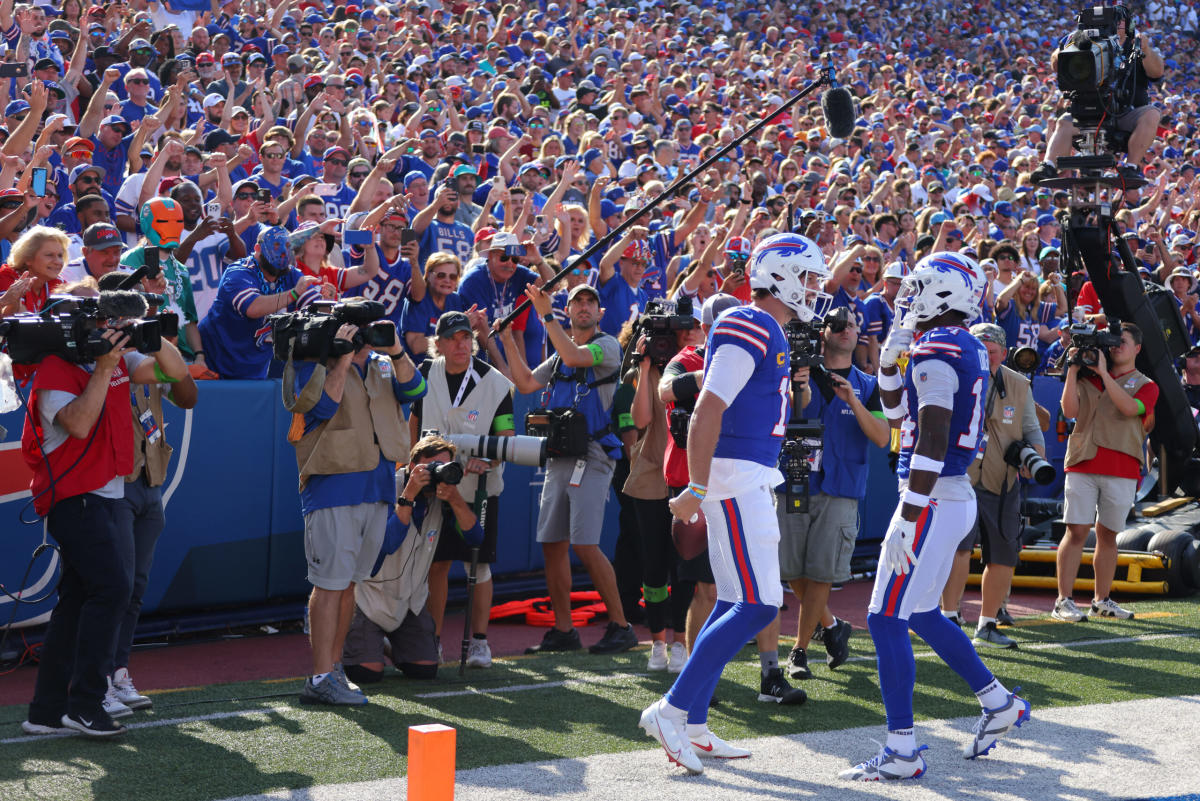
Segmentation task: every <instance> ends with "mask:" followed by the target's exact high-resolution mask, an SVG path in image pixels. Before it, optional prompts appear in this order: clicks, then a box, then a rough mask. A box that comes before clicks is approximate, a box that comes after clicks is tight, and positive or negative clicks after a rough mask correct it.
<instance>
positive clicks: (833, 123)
mask: <svg viewBox="0 0 1200 801" xmlns="http://www.w3.org/2000/svg"><path fill="white" fill-rule="evenodd" d="M826 84H828V85H829V86H831V87H833V88H831V89H830V90H829V91H828V92H826V93H825V96H824V97H822V99H821V111H822V112H823V114H824V115H825V126H826V128H827V129H828V130H829V131H830V135H831V136H833V137H834V138H845V136H846V135H848V134H846V133H845V132H846V131H847V120H848V121H849V129H850V130H853V127H854V104H853V99H852V98H851V97H850V92H849V91H848V90H846V89H844V88H842V87H839V86H837V81H836V80H835V78H834V70H833V66H832V64H830V63H828V62H827V64H826V66H825V67H822V68H821V76H820V77H819V78H817V79H816V80H815V81H812V82H810V83H809V84H808V85H807V86H805V87H804V88H803V89H801V90H800V91H799V92H797V93H796V94H794V95H792V96H791V97H790V98H788V99H787V100H786V101H785V102H784V104H783V105H782V106H780V107H779V108H778V109H776V110H775V111H774V112H773V113H771V114H768V115H767V116H766V117H763V118H762V119H761V120H759V121H758V122H756V123H755V124H754V125H753V126H752V127H751V128H749V129H748V130H747V131H746V132H745V133H743V134H742V135H741V136H739V137H737V138H736V139H734V140H733V141H731V142H730V143H729V144H727V145H725V146H724V147H722V148H721V149H720V150H718V151H717V152H715V153H713V154H712V155H711V156H709V157H708V158H706V159H705V160H704V161H702V162H701V163H700V164H699V165H697V166H696V167H695V168H694V169H693V170H692V171H691V172H689V173H688V174H687V175H682V176H680V177H679V178H677V179H675V183H673V184H671V185H670V186H669V187H667V188H666V189H664V190H663V191H662V192H661V193H659V194H658V195H657V196H656V197H654V199H652V200H650V201H648V202H647V203H646V205H645V206H643V207H642V208H640V209H638V210H637V211H636V212H634V215H633V216H632V217H630V218H629V219H627V220H625V221H624V222H622V223H621V224H620V225H618V226H617V227H616V228H614V229H612V230H611V231H609V232H608V233H607V234H605V235H604V236H602V237H600V239H598V240H596V242H595V243H594V244H593V245H592V246H591V247H589V248H588V249H587V250H585V251H584V252H583V253H582V254H581V255H580V256H579V258H577V259H573V260H572V261H571V263H572V264H577V263H579V262H581V261H584V262H586V261H588V260H589V259H591V258H592V257H593V256H595V255H596V254H598V253H601V252H603V251H604V250H606V249H607V248H608V246H609V245H610V244H611V243H612V242H613V241H614V240H616V239H617V237H619V236H620V235H621V234H623V233H625V231H626V230H627V229H629V228H631V227H633V226H634V225H635V224H636V223H637V221H638V220H640V219H641V218H642V217H644V216H646V214H647V213H649V212H650V210H651V209H653V208H655V207H656V206H658V205H659V204H660V203H662V202H663V201H665V200H666V199H667V198H669V197H671V196H673V195H676V194H678V193H679V191H680V190H681V189H683V187H685V186H686V185H688V184H690V183H691V182H692V181H694V180H695V179H696V176H698V175H700V174H702V173H703V172H704V171H705V170H707V169H708V168H709V167H711V166H712V165H713V164H715V163H716V162H717V160H718V159H720V158H722V157H723V156H725V155H726V154H727V153H729V152H730V151H732V150H733V149H734V148H736V147H738V146H739V145H740V144H741V143H742V142H745V141H746V140H747V139H749V138H750V137H751V136H753V135H754V134H756V133H758V132H759V131H760V130H762V129H763V128H765V127H766V126H767V125H769V124H770V123H771V121H772V120H774V119H775V118H777V117H778V116H779V115H781V114H783V112H785V111H787V110H788V109H789V108H791V107H792V106H794V105H796V104H797V103H799V102H800V101H801V100H803V99H804V98H805V97H808V96H809V95H810V94H812V93H813V92H814V91H815V90H816V89H817V87H819V86H822V85H826ZM835 131H836V132H837V133H840V134H842V136H840V137H839V136H837V134H835V133H834V132H835ZM569 272H571V267H564V268H562V269H561V270H559V271H558V272H557V273H555V274H554V275H553V276H551V277H550V280H548V281H547V282H546V283H545V284H543V285H542V289H543V290H547V289H549V288H550V287H552V286H554V285H555V284H557V283H558V282H559V281H561V280H563V279H564V278H566V277H567V273H569ZM529 303H530V301H529V298H525V299H524V300H522V301H521V302H520V303H519V304H517V307H516V308H515V309H513V310H512V311H511V312H509V313H508V314H507V315H506V316H505V317H504V318H503V319H501V320H500V325H499V327H498V328H495V329H493V330H492V336H495V335H496V333H497V332H498V331H500V330H501V329H504V328H507V327H508V326H510V325H512V322H513V320H515V319H517V317H519V316H521V314H522V313H523V312H524V311H525V309H527V308H529Z"/></svg>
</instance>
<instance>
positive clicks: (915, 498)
mask: <svg viewBox="0 0 1200 801" xmlns="http://www.w3.org/2000/svg"><path fill="white" fill-rule="evenodd" d="M900 503H902V504H905V503H906V504H908V505H909V506H916V507H919V508H921V509H924V508H925V507H926V506H928V505H929V496H928V495H922V494H920V493H919V492H913V491H912V490H910V489H906V490H905V491H904V494H903V495H901V496H900Z"/></svg>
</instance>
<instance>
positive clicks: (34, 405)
mask: <svg viewBox="0 0 1200 801" xmlns="http://www.w3.org/2000/svg"><path fill="white" fill-rule="evenodd" d="M65 249H66V248H65V241H64V242H63V250H64V252H65ZM98 304H99V309H98V316H99V318H100V319H99V328H100V329H101V330H102V331H103V333H102V334H101V336H102V337H103V339H104V340H105V341H106V342H108V343H109V345H110V346H111V347H112V349H111V350H110V351H109V352H108V353H105V354H104V355H102V356H99V357H97V358H96V360H95V362H92V363H88V364H78V363H75V362H73V361H68V360H67V359H64V358H61V357H59V356H47V357H46V358H44V359H43V360H42V361H41V362H39V363H38V365H37V372H36V373H34V377H33V389H32V392H31V393H30V396H29V409H28V414H27V415H26V418H25V428H24V430H23V431H22V433H21V453H22V455H23V456H24V458H25V462H26V464H28V465H29V467H30V468H31V469H32V470H33V481H32V483H31V485H30V490H31V491H32V493H33V506H34V510H35V511H36V512H37V513H38V514H39V515H40V516H42V517H44V518H46V528H47V530H48V531H49V533H50V536H51V537H53V538H54V540H55V542H56V543H57V545H58V552H59V556H60V557H61V559H62V577H61V579H60V581H59V585H58V603H57V604H55V607H54V611H53V612H51V614H50V625H49V628H48V629H47V631H46V638H45V641H44V642H43V644H42V651H41V656H40V659H39V663H38V673H37V683H36V685H35V687H34V691H33V701H32V702H31V703H30V704H29V718H28V719H27V720H26V721H25V722H24V723H22V724H21V728H22V730H24V731H25V733H26V734H57V733H61V732H68V731H70V730H74V731H78V732H81V733H83V734H84V735H86V736H88V737H111V736H114V735H119V734H121V733H123V732H124V731H125V728H124V727H123V726H121V725H120V724H117V723H114V722H113V720H112V717H111V716H110V715H109V714H108V713H107V712H105V711H104V707H103V702H104V698H105V695H106V692H107V690H108V680H107V674H108V672H109V671H110V670H111V668H112V661H113V652H114V649H115V648H116V644H117V633H118V630H119V628H120V626H121V618H122V615H123V614H124V613H125V609H126V607H127V606H128V604H129V599H130V597H131V595H132V593H133V584H134V548H133V540H132V537H129V536H128V535H127V534H126V532H124V531H123V530H122V527H121V523H120V516H119V507H120V506H121V503H122V498H124V497H125V476H127V475H129V474H130V473H132V472H133V469H134V437H133V426H134V424H135V422H136V421H135V420H134V419H133V414H132V411H131V410H132V405H131V404H130V386H129V385H130V384H131V383H133V384H157V383H159V382H166V383H173V382H177V381H182V380H183V379H184V378H186V377H187V375H188V369H187V365H186V364H184V361H183V357H181V356H180V355H179V351H178V350H176V349H175V347H174V346H173V345H171V343H170V342H167V341H165V340H164V341H163V342H162V345H161V348H160V349H159V350H158V352H156V353H154V354H153V355H152V356H149V355H145V354H141V353H138V352H136V351H135V350H133V349H132V348H129V347H126V346H127V344H128V343H129V336H128V335H127V334H125V333H123V332H122V331H121V329H122V328H124V327H125V326H126V325H127V324H128V323H129V322H130V321H132V320H135V319H137V318H141V317H144V316H145V314H146V301H145V300H144V299H143V298H142V296H141V295H139V294H137V293H136V292H103V293H101V295H100V299H99V301H98Z"/></svg>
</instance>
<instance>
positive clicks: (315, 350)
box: [267, 299, 396, 362]
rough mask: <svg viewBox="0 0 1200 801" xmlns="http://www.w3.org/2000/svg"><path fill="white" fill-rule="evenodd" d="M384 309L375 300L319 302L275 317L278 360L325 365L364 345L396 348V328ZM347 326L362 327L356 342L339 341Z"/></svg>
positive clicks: (355, 337) (274, 332) (356, 335)
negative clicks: (339, 335)
mask: <svg viewBox="0 0 1200 801" xmlns="http://www.w3.org/2000/svg"><path fill="white" fill-rule="evenodd" d="M385 316H386V313H385V309H384V305H383V304H382V303H380V302H379V301H375V300H359V299H354V300H342V301H332V300H319V301H317V302H315V303H312V304H309V305H308V306H306V307H304V308H303V309H300V310H299V311H294V312H283V313H281V314H272V315H271V316H270V317H268V318H267V319H268V320H269V321H270V323H271V337H272V341H273V342H274V343H275V358H276V359H279V360H280V361H282V362H286V361H288V360H292V359H294V360H296V361H302V362H321V361H324V360H325V359H328V358H330V357H336V356H344V355H345V354H347V353H353V352H354V351H356V350H358V349H359V348H361V347H362V346H363V345H366V346H369V347H373V348H386V347H390V346H392V345H394V344H396V328H395V326H394V325H393V324H392V323H391V322H390V321H388V320H385V319H383V318H384V317H385ZM346 323H349V324H351V325H356V326H358V333H356V334H355V335H354V339H353V340H352V341H347V340H344V339H338V338H337V332H338V329H339V328H341V327H342V326H343V325H345V324H346Z"/></svg>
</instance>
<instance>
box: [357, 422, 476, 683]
mask: <svg viewBox="0 0 1200 801" xmlns="http://www.w3.org/2000/svg"><path fill="white" fill-rule="evenodd" d="M454 458H455V448H454V445H453V444H451V443H450V442H447V441H446V440H445V439H443V438H442V437H440V436H437V435H432V434H431V435H429V436H426V437H423V438H421V439H420V440H418V441H417V444H416V445H414V446H413V448H412V452H411V455H410V459H409V463H408V470H407V471H406V472H405V473H401V474H399V475H398V476H397V477H396V481H397V483H400V484H403V485H404V489H403V490H402V491H401V492H400V497H399V499H398V500H397V502H396V509H395V513H394V514H390V515H389V516H388V522H387V536H386V538H385V540H384V545H383V549H382V551H381V552H380V553H379V554H378V555H377V556H376V557H374V558H375V568H374V569H373V570H372V572H371V575H370V577H369V578H366V579H363V580H362V581H360V582H358V584H356V585H355V588H354V600H355V609H354V618H353V621H352V622H351V625H350V631H349V634H348V635H347V637H346V646H345V650H344V652H343V653H342V658H343V660H344V662H345V666H346V667H345V670H346V673H347V675H348V676H349V677H350V679H352V680H354V681H360V682H363V683H373V682H377V681H379V680H380V679H382V678H383V667H384V661H383V660H384V657H385V653H384V641H385V640H386V641H387V643H388V644H389V645H390V646H391V651H390V654H388V656H390V658H391V660H392V664H394V665H395V666H396V668H397V669H398V670H399V671H400V672H401V673H403V674H404V675H405V676H406V677H408V678H410V679H434V678H437V669H438V663H439V662H440V661H441V660H440V656H441V654H440V649H439V646H438V638H437V635H436V634H435V633H434V622H433V616H432V615H431V614H430V613H429V605H428V599H429V597H430V596H431V591H432V588H431V587H430V586H429V581H428V579H429V572H430V566H431V564H432V563H433V560H434V558H435V554H436V552H437V551H438V549H439V548H440V543H441V542H442V540H447V539H454V540H459V541H462V542H465V543H467V544H468V545H470V546H478V545H479V544H480V543H481V542H483V537H484V535H483V531H482V529H480V527H479V519H478V518H477V517H476V515H475V512H474V511H472V510H471V507H470V505H469V504H468V503H467V501H466V499H465V496H464V495H463V493H462V492H461V490H462V484H458V485H455V484H453V483H451V482H447V481H444V480H443V481H438V480H436V476H437V475H438V472H437V471H438V470H439V469H440V466H441V465H448V464H450V462H453V461H454ZM463 483H465V481H464V482H463Z"/></svg>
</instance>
